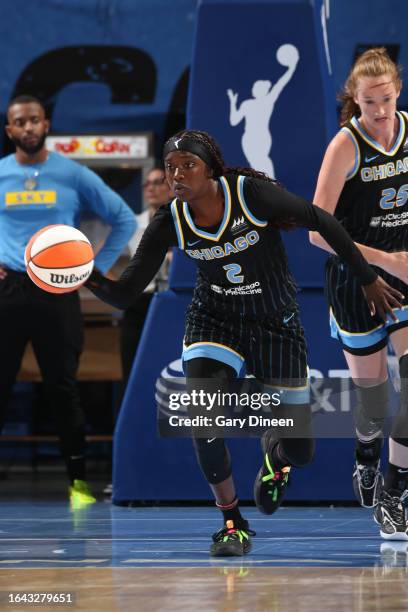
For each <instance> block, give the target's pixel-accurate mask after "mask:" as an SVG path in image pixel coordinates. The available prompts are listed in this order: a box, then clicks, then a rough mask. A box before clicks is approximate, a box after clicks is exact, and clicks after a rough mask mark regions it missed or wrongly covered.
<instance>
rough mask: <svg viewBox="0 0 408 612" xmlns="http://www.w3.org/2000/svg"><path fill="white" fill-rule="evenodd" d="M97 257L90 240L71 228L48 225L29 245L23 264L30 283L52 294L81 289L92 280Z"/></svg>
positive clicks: (35, 235)
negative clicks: (88, 279) (89, 279)
mask: <svg viewBox="0 0 408 612" xmlns="http://www.w3.org/2000/svg"><path fill="white" fill-rule="evenodd" d="M93 258H94V254H93V250H92V246H91V243H90V242H89V240H88V238H87V237H86V236H85V234H83V233H82V232H80V231H79V230H78V229H76V228H74V227H70V226H69V225H48V226H47V227H44V228H43V229H41V230H40V231H38V232H37V233H36V234H34V236H33V237H32V238H31V240H30V242H29V243H28V244H27V247H26V250H25V254H24V260H25V265H26V269H27V273H28V275H29V277H30V278H31V280H32V281H33V282H34V283H35V284H36V285H38V287H41V289H44V290H45V291H49V292H50V293H67V292H69V291H75V289H78V288H79V287H80V286H81V285H82V284H83V283H84V282H85V281H86V279H87V278H88V277H89V276H90V274H91V272H92V269H93V265H94V260H93Z"/></svg>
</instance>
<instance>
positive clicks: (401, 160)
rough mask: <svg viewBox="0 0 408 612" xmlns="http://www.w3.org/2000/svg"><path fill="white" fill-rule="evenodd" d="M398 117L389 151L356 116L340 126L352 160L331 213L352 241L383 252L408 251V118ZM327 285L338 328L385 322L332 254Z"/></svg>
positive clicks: (391, 280) (398, 283) (393, 280)
mask: <svg viewBox="0 0 408 612" xmlns="http://www.w3.org/2000/svg"><path fill="white" fill-rule="evenodd" d="M397 116H398V118H399V130H398V134H397V138H396V141H395V143H394V146H393V147H392V149H391V150H390V151H384V150H383V149H382V147H380V145H379V144H378V143H377V142H376V141H374V140H373V139H372V138H370V136H368V134H366V132H365V131H364V130H363V128H362V127H361V125H360V123H359V122H358V120H357V119H356V118H355V117H353V118H352V119H351V121H350V122H349V123H347V125H346V126H345V127H344V128H343V130H344V131H346V132H347V134H348V135H349V137H350V138H351V139H352V141H353V142H354V145H355V148H356V162H355V166H354V168H353V170H352V172H351V173H350V175H349V177H348V180H347V182H346V183H345V185H344V188H343V190H342V193H341V195H340V198H339V203H338V205H337V208H336V211H335V217H337V219H338V220H339V221H340V223H341V224H342V225H343V226H344V228H345V229H346V230H347V231H348V232H349V234H350V235H351V237H352V238H353V239H354V240H355V241H356V242H359V243H361V244H364V245H367V246H371V247H374V248H377V249H380V250H382V251H386V252H396V251H406V250H407V249H408V130H407V124H408V121H407V115H406V113H403V112H397ZM375 270H376V272H378V274H380V275H381V276H382V278H384V280H385V281H386V282H387V283H388V284H389V285H391V286H392V287H394V288H395V289H398V291H400V292H401V293H402V294H404V295H406V294H407V286H406V285H405V283H404V282H403V281H402V280H400V279H399V278H397V277H396V276H392V275H391V274H388V273H387V272H385V271H384V270H383V269H381V268H376V267H375ZM326 287H327V296H328V300H329V303H330V307H331V311H332V316H333V317H334V320H335V322H336V324H337V326H338V327H339V328H340V329H341V330H344V331H346V332H347V333H352V334H364V333H368V332H369V331H370V330H373V329H377V328H380V327H381V326H382V325H383V321H382V319H381V318H380V317H379V316H378V315H375V317H372V316H371V314H370V312H369V309H368V307H367V304H366V301H365V299H364V296H363V293H362V290H361V283H360V281H359V279H358V278H356V276H355V275H354V274H353V272H352V270H351V269H350V267H349V266H347V265H344V264H342V263H341V262H340V260H339V258H338V257H337V256H335V255H332V256H331V257H329V259H328V261H327V266H326ZM403 303H404V304H406V303H407V298H405V300H403ZM336 333H337V332H336ZM350 337H351V336H350ZM356 337H357V336H356ZM360 341H361V342H362V339H360Z"/></svg>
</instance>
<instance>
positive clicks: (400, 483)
mask: <svg viewBox="0 0 408 612" xmlns="http://www.w3.org/2000/svg"><path fill="white" fill-rule="evenodd" d="M399 470H403V473H401V472H400V471H399ZM407 476H408V468H407V469H405V468H400V467H398V466H397V465H393V464H392V463H389V464H388V469H387V472H386V474H385V479H384V491H387V493H389V492H390V491H391V490H393V491H397V492H398V493H400V494H401V495H402V493H403V492H404V491H405V489H406V487H407Z"/></svg>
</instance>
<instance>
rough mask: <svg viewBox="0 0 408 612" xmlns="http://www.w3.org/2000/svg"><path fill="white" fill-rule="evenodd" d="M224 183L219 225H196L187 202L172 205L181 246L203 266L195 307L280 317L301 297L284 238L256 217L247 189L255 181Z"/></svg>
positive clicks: (230, 179)
mask: <svg viewBox="0 0 408 612" xmlns="http://www.w3.org/2000/svg"><path fill="white" fill-rule="evenodd" d="M219 180H220V183H221V185H222V188H223V191H224V199H225V208H224V216H223V219H222V221H221V223H220V224H219V225H218V226H215V227H206V228H203V227H199V226H196V225H195V224H194V220H193V218H192V216H191V212H190V209H189V207H188V204H187V202H181V201H180V200H178V199H175V200H173V202H172V203H171V212H172V216H173V221H174V225H175V228H176V232H177V239H178V246H179V248H181V249H182V250H184V252H185V253H186V255H188V257H190V258H192V259H194V260H195V261H196V263H197V266H198V278H197V284H196V288H195V291H194V298H193V303H196V304H198V303H200V304H203V305H205V306H207V307H209V308H214V309H220V308H221V309H224V310H228V311H229V312H231V313H234V314H267V313H273V312H279V311H281V310H283V309H285V308H287V307H288V305H290V304H292V303H293V301H294V299H295V295H296V286H295V283H294V281H293V278H292V276H291V274H290V272H289V269H288V262H287V256H286V252H285V249H284V246H283V242H282V239H281V236H280V233H279V231H278V230H277V229H275V228H274V227H273V226H272V224H271V223H270V222H268V221H265V220H262V219H258V218H256V217H255V216H254V215H253V214H252V212H251V206H250V203H247V202H246V201H245V198H244V188H243V187H244V181H246V180H251V179H250V178H248V177H244V176H237V175H227V176H225V177H221V178H220V179H219Z"/></svg>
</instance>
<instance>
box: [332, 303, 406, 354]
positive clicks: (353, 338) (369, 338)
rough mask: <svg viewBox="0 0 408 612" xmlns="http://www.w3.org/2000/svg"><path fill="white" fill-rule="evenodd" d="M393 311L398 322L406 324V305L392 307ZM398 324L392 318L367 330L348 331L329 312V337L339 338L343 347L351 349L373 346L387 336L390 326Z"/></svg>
mask: <svg viewBox="0 0 408 612" xmlns="http://www.w3.org/2000/svg"><path fill="white" fill-rule="evenodd" d="M393 312H394V313H395V314H396V316H397V318H398V320H399V322H400V323H405V322H406V323H407V324H408V306H404V307H403V308H393ZM395 325H398V323H396V322H395V321H393V320H392V319H387V322H386V323H383V324H382V325H378V326H377V327H375V328H374V329H372V330H371V331H368V332H354V333H353V332H348V331H346V330H344V329H341V328H340V326H339V324H338V323H337V321H336V319H335V317H334V315H333V312H330V329H331V337H332V338H335V339H336V340H341V342H342V344H343V345H344V346H345V347H349V348H351V349H365V348H369V347H371V346H375V345H376V344H378V343H379V342H382V341H383V340H385V339H386V338H388V334H389V333H390V332H392V331H393V330H392V327H393V326H395Z"/></svg>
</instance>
